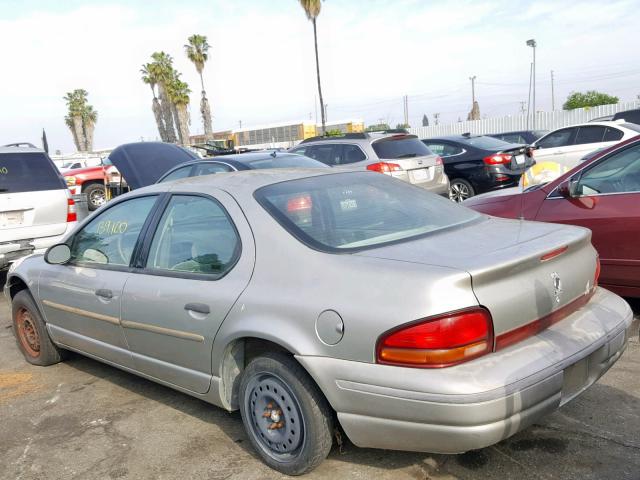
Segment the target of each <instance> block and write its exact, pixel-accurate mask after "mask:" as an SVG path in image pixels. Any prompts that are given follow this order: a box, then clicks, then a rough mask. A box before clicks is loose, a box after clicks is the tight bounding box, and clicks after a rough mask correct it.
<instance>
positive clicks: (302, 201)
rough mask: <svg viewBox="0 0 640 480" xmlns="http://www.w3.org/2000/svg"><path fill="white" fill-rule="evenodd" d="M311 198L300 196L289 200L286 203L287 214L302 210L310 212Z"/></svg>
mask: <svg viewBox="0 0 640 480" xmlns="http://www.w3.org/2000/svg"><path fill="white" fill-rule="evenodd" d="M312 205H313V204H312V202H311V196H310V195H301V196H299V197H293V198H290V199H289V201H288V202H287V212H300V211H303V210H311V207H312Z"/></svg>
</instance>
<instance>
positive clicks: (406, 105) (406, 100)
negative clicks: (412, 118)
mask: <svg viewBox="0 0 640 480" xmlns="http://www.w3.org/2000/svg"><path fill="white" fill-rule="evenodd" d="M402 104H403V106H404V124H405V126H409V96H408V95H405V96H404V97H402Z"/></svg>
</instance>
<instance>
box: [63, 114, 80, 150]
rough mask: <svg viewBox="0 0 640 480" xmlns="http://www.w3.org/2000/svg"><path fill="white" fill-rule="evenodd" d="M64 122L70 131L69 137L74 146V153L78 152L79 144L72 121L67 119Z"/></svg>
mask: <svg viewBox="0 0 640 480" xmlns="http://www.w3.org/2000/svg"><path fill="white" fill-rule="evenodd" d="M65 122H66V124H67V127H69V130H70V131H71V136H72V137H73V144H74V145H75V146H76V151H78V152H79V151H80V143H79V142H78V135H77V134H76V129H75V127H74V125H73V120H72V119H71V118H69V117H66V118H65Z"/></svg>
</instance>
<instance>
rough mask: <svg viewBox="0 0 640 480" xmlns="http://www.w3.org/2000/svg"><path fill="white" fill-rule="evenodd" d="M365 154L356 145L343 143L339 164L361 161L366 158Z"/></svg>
mask: <svg viewBox="0 0 640 480" xmlns="http://www.w3.org/2000/svg"><path fill="white" fill-rule="evenodd" d="M366 159H367V156H366V155H365V154H364V152H363V151H362V150H361V149H360V147H358V146H357V145H351V144H343V145H342V159H341V162H340V163H341V164H342V165H346V164H349V163H356V162H362V161H363V160H366Z"/></svg>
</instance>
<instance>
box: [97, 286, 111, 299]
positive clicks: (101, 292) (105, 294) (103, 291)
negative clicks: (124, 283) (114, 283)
mask: <svg viewBox="0 0 640 480" xmlns="http://www.w3.org/2000/svg"><path fill="white" fill-rule="evenodd" d="M96 295H97V296H99V297H102V298H113V292H112V291H111V290H109V289H108V288H99V289H97V290H96Z"/></svg>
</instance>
